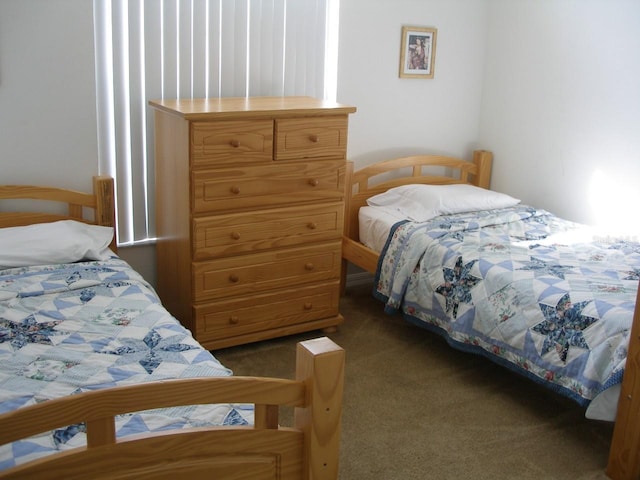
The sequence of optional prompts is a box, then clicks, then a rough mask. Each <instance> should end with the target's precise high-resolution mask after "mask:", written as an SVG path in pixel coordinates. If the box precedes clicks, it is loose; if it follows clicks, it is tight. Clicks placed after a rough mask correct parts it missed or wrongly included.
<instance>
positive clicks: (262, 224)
mask: <svg viewBox="0 0 640 480" xmlns="http://www.w3.org/2000/svg"><path fill="white" fill-rule="evenodd" d="M343 218H344V206H343V204H342V203H329V204H321V205H301V206H297V207H288V208H274V209H269V210H259V211H253V212H243V213H237V214H233V215H217V216H211V217H203V218H196V219H194V220H193V260H207V259H210V258H211V259H213V258H219V257H224V256H227V255H236V254H240V253H250V252H260V251H264V250H269V249H272V248H281V247H290V246H297V245H306V244H310V243H313V242H324V241H329V240H337V239H340V238H341V237H342V230H343Z"/></svg>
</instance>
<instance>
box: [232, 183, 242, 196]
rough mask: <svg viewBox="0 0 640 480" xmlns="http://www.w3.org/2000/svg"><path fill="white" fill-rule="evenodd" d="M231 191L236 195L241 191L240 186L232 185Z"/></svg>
mask: <svg viewBox="0 0 640 480" xmlns="http://www.w3.org/2000/svg"><path fill="white" fill-rule="evenodd" d="M231 193H233V194H234V195H238V194H239V193H240V187H236V186H235V185H234V186H233V187H231Z"/></svg>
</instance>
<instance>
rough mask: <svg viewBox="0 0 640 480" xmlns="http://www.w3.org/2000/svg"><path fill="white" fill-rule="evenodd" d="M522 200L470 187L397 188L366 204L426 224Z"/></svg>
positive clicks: (411, 186)
mask: <svg viewBox="0 0 640 480" xmlns="http://www.w3.org/2000/svg"><path fill="white" fill-rule="evenodd" d="M518 203H520V200H518V199H517V198H513V197H511V196H509V195H506V194H504V193H500V192H494V191H492V190H487V189H485V188H480V187H476V186H474V185H468V184H454V185H421V184H411V185H402V186H400V187H394V188H391V189H389V190H387V191H386V192H384V193H381V194H379V195H374V196H373V197H371V198H369V199H368V200H367V204H368V205H370V206H374V207H381V208H383V209H385V210H387V211H389V212H390V213H395V214H398V213H400V214H401V215H402V216H403V217H405V218H407V219H409V220H413V221H414V222H426V221H427V220H431V219H432V218H435V217H437V216H438V215H451V214H454V213H464V212H475V211H480V210H491V209H494V208H507V207H512V206H514V205H517V204H518Z"/></svg>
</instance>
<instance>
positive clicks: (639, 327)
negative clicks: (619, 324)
mask: <svg viewBox="0 0 640 480" xmlns="http://www.w3.org/2000/svg"><path fill="white" fill-rule="evenodd" d="M639 372H640V288H639V289H638V294H637V297H636V309H635V312H634V314H633V324H632V326H631V333H630V336H629V350H628V353H627V363H626V366H625V372H624V378H623V379H622V388H621V390H620V398H619V400H618V414H617V416H616V424H615V427H614V429H613V437H612V439H611V449H610V450H609V464H608V466H607V475H609V477H611V478H612V479H614V480H637V479H638V478H640V373H639Z"/></svg>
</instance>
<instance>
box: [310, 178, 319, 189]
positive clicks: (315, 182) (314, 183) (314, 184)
mask: <svg viewBox="0 0 640 480" xmlns="http://www.w3.org/2000/svg"><path fill="white" fill-rule="evenodd" d="M309 185H311V186H312V187H317V186H318V185H320V180H318V179H317V178H310V179H309Z"/></svg>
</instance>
